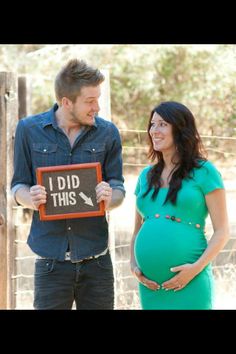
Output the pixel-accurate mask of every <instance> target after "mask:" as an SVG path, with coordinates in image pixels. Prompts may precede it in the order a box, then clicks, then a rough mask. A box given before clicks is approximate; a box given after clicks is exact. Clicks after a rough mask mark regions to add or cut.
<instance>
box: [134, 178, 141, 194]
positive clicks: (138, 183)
mask: <svg viewBox="0 0 236 354" xmlns="http://www.w3.org/2000/svg"><path fill="white" fill-rule="evenodd" d="M139 192H140V176H139V177H138V180H137V183H136V187H135V190H134V194H135V195H136V196H137V195H138V194H139Z"/></svg>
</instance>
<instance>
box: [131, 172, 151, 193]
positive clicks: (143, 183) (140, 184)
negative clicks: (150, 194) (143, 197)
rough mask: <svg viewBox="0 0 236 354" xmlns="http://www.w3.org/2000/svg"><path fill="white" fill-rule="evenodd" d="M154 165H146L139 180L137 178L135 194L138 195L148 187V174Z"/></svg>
mask: <svg viewBox="0 0 236 354" xmlns="http://www.w3.org/2000/svg"><path fill="white" fill-rule="evenodd" d="M151 167H152V166H147V167H145V168H144V169H143V170H142V171H141V173H140V175H139V177H138V180H137V184H136V187H135V191H134V194H135V195H136V196H138V195H139V194H140V192H141V193H144V192H145V191H146V190H147V188H148V183H147V175H148V172H149V171H150V169H151Z"/></svg>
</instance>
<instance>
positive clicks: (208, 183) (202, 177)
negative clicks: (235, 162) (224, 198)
mask: <svg viewBox="0 0 236 354" xmlns="http://www.w3.org/2000/svg"><path fill="white" fill-rule="evenodd" d="M197 174H198V178H197V179H198V181H199V184H200V188H201V190H202V192H203V194H204V195H206V194H208V193H210V192H213V191H214V190H215V189H224V182H223V179H222V176H221V173H220V172H219V171H218V170H217V168H216V167H215V166H214V165H213V164H212V163H211V162H210V161H206V162H204V163H203V164H202V166H201V167H200V169H198V171H197Z"/></svg>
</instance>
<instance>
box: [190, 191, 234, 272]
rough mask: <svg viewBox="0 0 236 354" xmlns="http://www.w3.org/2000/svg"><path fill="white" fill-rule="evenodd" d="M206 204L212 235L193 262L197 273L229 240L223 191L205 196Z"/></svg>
mask: <svg viewBox="0 0 236 354" xmlns="http://www.w3.org/2000/svg"><path fill="white" fill-rule="evenodd" d="M205 198H206V204H207V208H208V211H209V214H210V217H211V222H212V226H213V231H214V232H213V235H212V237H211V239H210V241H209V243H208V247H207V248H206V250H205V252H204V253H203V254H202V256H201V257H200V258H199V259H198V260H197V262H195V266H196V267H197V269H198V272H200V271H202V270H203V268H204V267H205V266H206V265H207V264H208V263H209V262H211V261H212V260H213V259H214V258H215V257H216V256H217V255H218V253H219V252H220V251H221V250H222V249H223V247H224V246H225V244H226V243H227V241H228V240H229V223H228V214H227V207H226V196H225V190H224V189H215V190H214V191H213V192H211V193H208V194H207V195H206V197H205Z"/></svg>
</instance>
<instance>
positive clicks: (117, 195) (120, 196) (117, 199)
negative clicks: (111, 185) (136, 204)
mask: <svg viewBox="0 0 236 354" xmlns="http://www.w3.org/2000/svg"><path fill="white" fill-rule="evenodd" d="M124 197H125V196H124V193H122V192H121V191H120V190H119V189H113V190H112V199H111V202H110V203H109V206H108V208H107V210H112V209H114V208H116V207H118V206H119V205H120V204H121V203H122V202H123V200H124Z"/></svg>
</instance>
